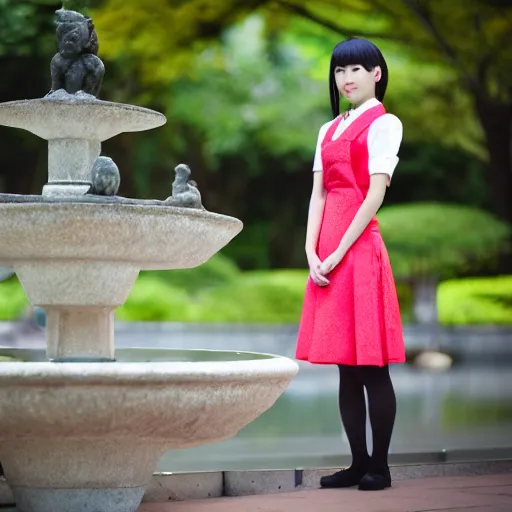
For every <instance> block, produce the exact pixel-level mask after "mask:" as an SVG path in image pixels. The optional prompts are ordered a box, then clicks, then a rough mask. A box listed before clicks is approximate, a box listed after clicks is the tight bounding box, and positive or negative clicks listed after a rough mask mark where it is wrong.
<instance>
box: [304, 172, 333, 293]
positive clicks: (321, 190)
mask: <svg viewBox="0 0 512 512" xmlns="http://www.w3.org/2000/svg"><path fill="white" fill-rule="evenodd" d="M323 174H324V173H323V171H315V172H314V173H313V190H312V192H311V199H310V200H309V213H308V226H307V231H306V247H305V249H306V256H307V258H308V264H309V270H310V275H311V279H313V282H314V283H315V284H317V285H318V286H325V285H327V284H329V280H328V279H327V278H326V277H324V276H323V275H322V274H321V272H320V265H321V263H322V262H321V261H320V258H319V257H318V255H317V253H316V246H317V243H318V236H319V235H320V226H321V225H322V217H323V214H324V206H325V196H326V191H325V187H324V181H323V180H324V178H323Z"/></svg>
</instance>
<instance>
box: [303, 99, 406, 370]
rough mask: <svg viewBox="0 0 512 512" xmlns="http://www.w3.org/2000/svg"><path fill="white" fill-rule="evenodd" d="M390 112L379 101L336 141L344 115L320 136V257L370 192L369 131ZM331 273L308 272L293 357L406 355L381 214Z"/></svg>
mask: <svg viewBox="0 0 512 512" xmlns="http://www.w3.org/2000/svg"><path fill="white" fill-rule="evenodd" d="M385 112H386V111H385V110H384V107H383V106H382V105H378V106H376V107H372V108H370V109H369V110H367V111H366V112H364V113H362V114H361V115H360V116H359V117H358V118H357V119H356V120H354V121H353V122H352V124H350V125H349V126H348V127H347V128H346V129H345V130H344V132H343V133H342V134H341V136H340V137H338V138H337V139H336V140H334V141H333V140H332V136H333V134H334V132H335V131H336V128H337V127H338V125H339V123H340V122H341V119H342V118H341V116H340V117H338V118H337V119H336V120H335V121H334V122H333V123H332V124H331V126H330V127H329V129H328V131H327V133H326V135H325V137H324V139H323V141H322V164H323V169H324V171H323V173H324V176H323V179H324V187H325V189H326V192H327V195H326V199H325V206H324V212H323V218H322V224H321V227H320V233H319V237H318V245H317V254H318V257H319V258H320V260H321V261H323V260H324V259H325V258H327V256H329V255H330V254H332V253H333V252H334V251H335V250H336V249H337V247H338V245H339V243H340V241H341V238H342V236H343V234H344V233H345V231H346V230H347V228H348V227H349V226H350V223H351V222H352V219H353V218H354V216H355V214H356V213H357V211H358V209H359V207H360V206H361V204H362V202H363V201H364V198H365V197H366V194H367V193H368V188H369V186H370V175H369V170H368V144H367V138H368V131H369V128H370V125H371V124H372V122H373V121H375V119H377V118H378V117H380V116H382V115H384V114H385ZM328 278H329V280H330V284H328V285H327V286H325V287H321V286H317V285H316V284H315V283H314V282H313V280H312V279H311V277H309V278H308V282H307V285H306V293H305V297H304V304H303V310H302V316H301V321H300V327H299V333H298V341H297V349H296V358H297V359H299V360H304V361H309V362H310V363H316V364H344V365H372V366H385V365H387V364H389V363H403V362H405V347H404V341H403V335H402V324H401V319H400V311H399V305H398V299H397V294H396V288H395V282H394V279H393V273H392V270H391V264H390V261H389V257H388V253H387V251H386V247H385V246H384V242H383V240H382V238H381V235H380V232H379V226H378V222H377V218H376V217H374V218H373V219H372V220H371V221H370V223H369V225H368V226H367V228H366V229H365V231H363V233H362V234H361V236H360V237H359V238H358V239H357V241H356V242H355V243H354V244H353V245H352V247H351V248H350V249H349V250H348V251H347V253H346V254H345V256H344V258H343V260H342V261H341V262H340V263H339V264H338V266H337V267H336V268H335V269H334V270H333V271H332V272H331V273H330V274H329V275H328Z"/></svg>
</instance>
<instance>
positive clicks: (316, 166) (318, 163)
mask: <svg viewBox="0 0 512 512" xmlns="http://www.w3.org/2000/svg"><path fill="white" fill-rule="evenodd" d="M331 123H332V121H330V122H328V123H325V124H324V125H323V126H322V127H321V128H320V131H319V132H318V140H317V142H316V151H315V160H314V162H313V172H315V171H323V170H324V167H323V164H322V142H323V140H324V137H325V134H326V133H327V130H328V129H329V126H330V125H331Z"/></svg>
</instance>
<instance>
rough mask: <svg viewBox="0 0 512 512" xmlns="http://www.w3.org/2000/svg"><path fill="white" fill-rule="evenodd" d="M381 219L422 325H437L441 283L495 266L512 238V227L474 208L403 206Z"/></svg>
mask: <svg viewBox="0 0 512 512" xmlns="http://www.w3.org/2000/svg"><path fill="white" fill-rule="evenodd" d="M378 217H379V225H380V230H381V233H382V237H383V239H384V241H385V243H386V247H387V249H388V252H389V256H390V259H391V263H392V265H393V272H394V274H395V276H396V277H397V279H398V280H400V281H402V282H407V283H409V284H410V285H411V286H412V288H413V293H414V307H413V309H414V312H415V315H416V318H417V320H418V321H419V322H421V323H436V322H437V306H436V295H437V291H436V290H437V285H438V283H439V281H440V280H442V279H447V278H450V277H454V276H457V275H460V273H462V272H467V271H469V270H472V271H478V270H480V269H481V267H482V266H483V265H488V264H489V263H492V262H493V260H495V259H496V257H497V255H498V254H499V253H500V251H501V250H503V248H504V246H505V244H506V241H507V239H508V238H509V237H510V227H509V225H508V224H505V223H504V222H502V221H501V220H499V219H497V218H495V217H494V216H493V215H491V214H489V213H487V212H485V211H482V210H479V209H476V208H472V207H468V206H460V205H451V204H442V203H433V202H425V203H413V204H401V205H394V206H388V207H385V208H383V209H382V210H381V212H380V213H379V215H378Z"/></svg>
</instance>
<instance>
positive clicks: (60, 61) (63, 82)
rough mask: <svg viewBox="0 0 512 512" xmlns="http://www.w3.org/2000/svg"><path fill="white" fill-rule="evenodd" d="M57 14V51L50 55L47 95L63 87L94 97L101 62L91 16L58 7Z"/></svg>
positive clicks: (101, 76)
mask: <svg viewBox="0 0 512 512" xmlns="http://www.w3.org/2000/svg"><path fill="white" fill-rule="evenodd" d="M56 15H57V21H56V25H57V42H58V53H56V54H55V56H54V57H53V59H52V62H51V65H50V68H51V73H52V89H51V91H50V92H49V93H48V95H47V96H49V95H52V94H54V93H55V92H56V91H58V90H62V89H64V90H65V91H66V92H67V93H69V94H76V93H79V92H83V93H86V94H90V95H92V96H94V97H97V96H98V94H99V92H100V88H101V84H102V82H103V75H104V74H105V66H104V65H103V62H102V61H101V59H100V58H99V57H98V56H97V53H98V49H99V42H98V36H97V34H96V30H95V29H94V24H93V22H92V19H91V18H86V17H85V16H83V15H82V14H80V13H79V12H76V11H68V10H65V9H59V10H58V11H56Z"/></svg>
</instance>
